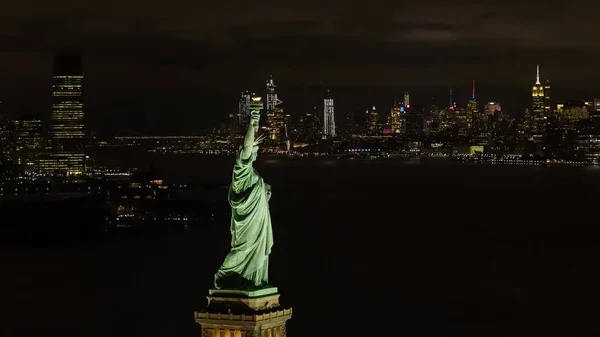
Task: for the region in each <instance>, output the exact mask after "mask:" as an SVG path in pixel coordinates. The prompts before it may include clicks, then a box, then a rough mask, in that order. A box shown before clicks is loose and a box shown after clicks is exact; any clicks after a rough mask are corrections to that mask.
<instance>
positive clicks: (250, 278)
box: [214, 100, 273, 291]
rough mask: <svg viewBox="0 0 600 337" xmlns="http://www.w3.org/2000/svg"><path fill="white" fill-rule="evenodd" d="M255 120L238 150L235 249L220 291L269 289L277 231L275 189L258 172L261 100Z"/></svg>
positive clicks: (232, 197) (232, 191)
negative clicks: (273, 219)
mask: <svg viewBox="0 0 600 337" xmlns="http://www.w3.org/2000/svg"><path fill="white" fill-rule="evenodd" d="M254 102H255V104H254V109H253V110H252V121H251V125H250V126H249V127H248V130H247V133H246V137H245V138H244V144H243V146H242V147H241V148H240V150H239V151H238V154H237V157H236V160H235V165H234V168H233V175H232V181H231V186H230V188H229V193H228V199H229V204H230V206H231V213H232V215H231V250H230V251H229V254H227V256H226V257H225V261H224V262H223V264H222V265H221V267H220V268H219V270H218V271H217V273H216V274H215V283H214V286H215V288H216V289H244V290H248V291H261V288H269V287H270V285H269V275H268V272H269V254H270V253H271V247H272V246H273V231H272V228H271V214H270V212H269V199H270V196H271V186H269V185H268V184H266V183H265V182H264V180H263V178H262V177H261V176H260V175H259V174H258V172H257V171H256V170H255V169H254V167H253V163H254V161H255V160H256V156H257V153H258V145H259V144H260V142H261V139H260V137H259V139H255V138H254V135H255V133H256V131H258V125H259V124H258V121H259V119H260V108H261V107H262V104H261V103H260V101H256V100H255V101H254Z"/></svg>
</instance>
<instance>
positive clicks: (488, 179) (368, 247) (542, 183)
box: [0, 156, 600, 337]
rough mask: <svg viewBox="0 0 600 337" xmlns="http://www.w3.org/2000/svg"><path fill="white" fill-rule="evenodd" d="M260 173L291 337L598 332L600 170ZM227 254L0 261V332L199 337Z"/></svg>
mask: <svg viewBox="0 0 600 337" xmlns="http://www.w3.org/2000/svg"><path fill="white" fill-rule="evenodd" d="M128 160H130V161H134V160H140V159H139V158H138V159H135V158H133V157H128ZM147 162H148V160H147V159H146V163H147ZM231 162H232V161H231V159H230V158H217V157H191V156H190V157H170V158H165V157H161V158H159V159H157V160H156V161H155V165H156V167H157V168H158V170H159V171H160V172H163V174H164V176H165V177H164V178H166V179H175V178H177V179H180V180H182V181H184V180H187V179H192V178H193V179H197V180H204V181H215V182H219V181H227V180H228V179H229V177H230V170H231V167H230V165H231ZM257 166H258V168H259V171H260V173H261V174H262V175H263V176H264V177H265V179H266V180H267V181H268V182H269V183H270V184H271V185H272V186H273V199H272V203H271V213H272V218H273V226H274V232H275V246H274V249H273V253H272V255H271V256H272V260H271V279H272V281H273V283H275V284H276V285H277V286H279V288H280V292H281V294H282V295H281V300H282V301H283V302H284V303H286V304H291V305H292V306H293V307H294V316H293V318H292V320H291V321H289V323H288V327H289V329H288V332H289V336H348V335H352V336H354V335H357V336H358V335H382V336H402V335H406V336H488V337H489V336H528V337H534V336H535V337H537V336H539V337H541V336H544V337H558V336H561V337H563V336H564V337H567V336H593V335H596V334H595V333H594V332H597V331H600V323H599V320H598V315H597V314H598V309H597V304H598V300H599V299H600V297H599V296H598V293H599V292H598V290H597V289H598V284H599V281H600V277H599V276H600V274H599V272H598V271H597V270H598V267H599V262H598V261H599V258H600V248H598V247H599V244H600V239H599V238H600V230H599V229H598V227H599V226H598V222H599V221H598V218H599V216H598V214H597V209H598V207H597V205H598V190H599V187H600V170H595V169H585V168H568V167H565V168H539V167H519V166H492V165H467V164H464V165H458V164H452V163H447V162H430V163H419V162H401V161H397V162H372V161H365V162H352V161H350V162H339V161H335V160H312V161H291V162H290V161H288V160H286V159H282V158H275V157H265V158H262V159H261V161H260V162H259V163H258V165H257ZM223 198H225V195H223ZM228 245H229V233H228V224H226V223H223V224H221V225H215V226H211V227H206V228H198V229H193V230H188V231H179V232H168V233H167V232H164V233H149V234H145V235H141V236H132V237H127V238H121V239H118V240H115V241H111V242H105V243H102V244H97V245H89V246H85V247H83V248H68V249H53V250H48V249H46V250H43V249H39V250H17V249H3V250H1V251H0V253H1V254H0V279H1V281H0V284H2V287H1V288H0V289H1V290H0V291H1V292H2V296H1V301H0V307H1V308H2V313H1V314H2V315H1V316H0V317H2V320H1V321H2V323H1V324H0V335H1V336H144V337H151V336H152V337H153V336H198V335H199V334H200V327H199V326H197V325H195V324H194V322H193V311H194V309H195V308H200V307H202V306H203V305H204V304H205V295H206V294H207V288H208V287H209V286H210V283H211V280H212V275H213V273H214V271H215V270H216V269H217V267H218V266H219V264H220V263H221V262H222V259H223V257H224V256H225V254H226V252H227V250H228Z"/></svg>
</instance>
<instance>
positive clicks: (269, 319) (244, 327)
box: [194, 288, 292, 337]
mask: <svg viewBox="0 0 600 337" xmlns="http://www.w3.org/2000/svg"><path fill="white" fill-rule="evenodd" d="M206 298H207V299H208V306H207V308H206V309H205V310H202V311H196V312H194V319H195V321H196V323H198V324H200V325H201V326H202V337H285V336H286V330H285V323H286V322H287V320H288V319H290V318H292V308H290V307H287V308H286V307H282V306H280V305H279V293H277V288H267V289H261V290H258V291H242V290H214V289H211V290H210V292H209V295H208V296H207V297H206Z"/></svg>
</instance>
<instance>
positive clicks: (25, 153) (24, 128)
mask: <svg viewBox="0 0 600 337" xmlns="http://www.w3.org/2000/svg"><path fill="white" fill-rule="evenodd" d="M13 124H14V139H15V143H14V144H15V161H16V163H17V164H18V165H23V166H24V168H25V170H34V164H35V158H36V156H37V155H38V154H39V153H40V150H41V149H42V120H41V119H40V118H39V117H38V116H23V117H21V118H18V119H15V120H13Z"/></svg>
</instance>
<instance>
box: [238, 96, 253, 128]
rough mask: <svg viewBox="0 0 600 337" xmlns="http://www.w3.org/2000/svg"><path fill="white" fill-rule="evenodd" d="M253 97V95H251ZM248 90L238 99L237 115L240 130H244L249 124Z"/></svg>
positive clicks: (249, 98)
mask: <svg viewBox="0 0 600 337" xmlns="http://www.w3.org/2000/svg"><path fill="white" fill-rule="evenodd" d="M252 95H253V94H252ZM252 95H251V94H250V92H249V91H248V90H245V91H243V92H242V96H241V97H240V103H239V106H238V115H239V121H240V125H241V126H242V129H243V130H245V129H246V127H247V125H248V123H249V122H250V109H249V105H250V103H251V96H252Z"/></svg>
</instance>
